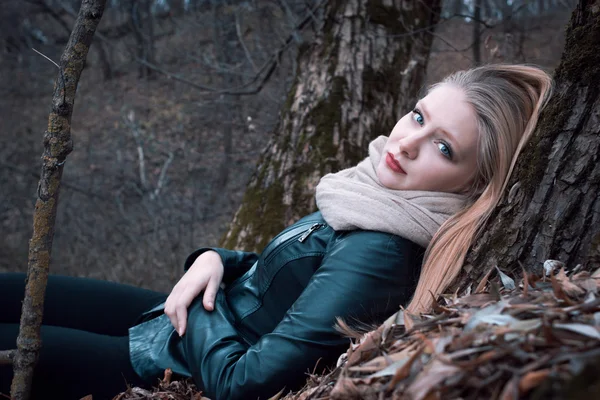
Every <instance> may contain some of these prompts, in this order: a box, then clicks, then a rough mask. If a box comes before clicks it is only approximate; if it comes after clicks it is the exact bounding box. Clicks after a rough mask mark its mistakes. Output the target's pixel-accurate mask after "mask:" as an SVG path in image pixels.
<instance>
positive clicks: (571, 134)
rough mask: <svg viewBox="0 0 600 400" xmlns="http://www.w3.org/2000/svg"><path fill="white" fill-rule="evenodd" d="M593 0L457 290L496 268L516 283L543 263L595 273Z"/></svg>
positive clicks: (597, 35)
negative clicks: (555, 262)
mask: <svg viewBox="0 0 600 400" xmlns="http://www.w3.org/2000/svg"><path fill="white" fill-rule="evenodd" d="M599 5H600V1H599V0H592V1H586V0H580V2H579V4H578V5H577V7H576V9H575V11H574V12H573V15H572V17H571V22H570V24H569V26H568V28H567V34H566V43H565V50H564V52H563V56H562V60H561V63H560V65H559V66H558V68H557V70H556V72H555V80H556V89H555V93H554V96H553V97H552V99H551V100H550V103H549V106H548V107H547V109H546V110H545V111H544V113H543V114H542V116H541V119H540V123H539V126H538V128H537V131H536V133H535V135H534V137H533V138H532V140H531V142H530V143H529V144H528V146H527V147H526V148H525V149H524V151H523V153H522V155H521V157H520V159H519V162H518V163H517V165H516V168H515V172H514V173H513V177H512V179H511V183H510V184H509V186H508V187H509V188H510V190H509V194H508V196H507V199H505V200H504V201H503V202H502V203H501V205H500V206H499V207H498V209H497V210H496V212H495V214H494V216H493V217H492V218H491V220H490V222H489V223H488V226H487V227H486V229H485V234H484V235H483V237H482V238H481V239H480V240H479V241H478V243H477V245H476V246H475V248H474V249H473V251H472V254H471V255H470V257H469V261H470V264H471V265H472V266H473V268H467V269H468V270H470V272H463V273H462V275H461V276H460V278H459V279H458V280H457V283H456V284H455V286H458V287H463V288H464V287H467V286H468V285H469V284H470V283H475V284H476V283H477V282H478V281H479V280H480V279H481V277H482V275H483V274H484V273H485V272H487V271H488V270H489V268H491V267H493V266H494V265H498V267H500V268H501V269H503V270H509V271H510V270H513V271H515V275H517V276H520V275H521V273H520V271H521V267H520V265H521V264H522V265H523V266H524V267H525V268H526V269H528V270H530V271H537V272H538V273H539V272H540V271H541V268H542V264H543V262H544V261H545V260H547V259H555V260H560V261H562V262H564V263H566V265H567V266H568V267H571V268H572V267H575V266H576V264H578V263H581V264H583V266H584V267H585V268H586V269H592V268H597V267H598V266H600V200H599V197H598V193H599V191H600V163H599V162H598V156H599V154H600V87H599V86H598V82H599V81H600V69H599V68H598V65H600V52H598V51H597V43H598V42H599V41H600V12H598V9H599V8H598V7H599Z"/></svg>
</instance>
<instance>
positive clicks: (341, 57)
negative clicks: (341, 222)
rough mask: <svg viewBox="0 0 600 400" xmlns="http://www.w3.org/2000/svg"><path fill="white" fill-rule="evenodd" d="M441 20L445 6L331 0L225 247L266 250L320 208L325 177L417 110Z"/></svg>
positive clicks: (303, 53)
mask: <svg viewBox="0 0 600 400" xmlns="http://www.w3.org/2000/svg"><path fill="white" fill-rule="evenodd" d="M438 18H439V0H424V1H416V0H404V1H401V0H393V1H392V0H387V1H383V0H349V1H334V0H331V1H329V3H328V4H327V5H326V7H325V11H324V20H323V22H322V24H321V26H320V29H319V32H318V34H317V37H316V39H315V41H314V42H313V43H312V44H311V45H310V46H305V47H304V48H302V49H301V50H300V54H299V59H298V72H297V75H296V80H295V83H294V85H293V87H292V88H291V90H290V91H289V94H288V99H287V102H286V105H285V106H284V109H283V111H282V117H281V119H280V122H279V124H278V126H277V127H276V128H275V132H274V136H273V138H272V139H271V140H270V142H269V144H268V145H267V148H266V149H265V150H264V152H263V154H262V156H261V159H260V161H259V164H258V167H257V170H256V172H255V174H254V176H253V177H252V179H251V180H250V183H249V185H248V188H247V190H246V193H245V195H244V200H243V202H242V206H241V207H240V208H239V209H238V211H237V213H236V215H235V217H234V220H233V222H232V224H231V226H230V229H229V232H228V233H227V234H226V236H225V238H224V240H223V245H224V246H226V247H229V248H244V249H246V250H261V249H262V248H263V247H264V245H265V244H266V243H267V241H268V240H270V239H271V238H272V237H273V236H274V235H275V234H277V233H278V232H279V231H281V230H282V229H283V228H284V227H285V226H287V225H289V224H291V223H293V222H295V221H296V220H298V219H299V218H301V217H302V216H304V215H306V214H308V213H310V212H312V211H314V210H315V209H316V206H315V202H314V193H315V186H316V185H317V183H318V181H319V178H320V177H321V176H323V175H324V174H326V173H328V172H332V171H338V170H340V169H343V168H347V167H350V166H352V165H355V164H356V163H357V162H358V161H359V160H361V159H362V158H364V157H365V156H366V153H367V147H368V143H369V142H370V141H371V140H372V139H374V138H376V137H377V136H379V135H383V134H386V135H387V134H388V133H389V132H390V130H391V129H392V128H393V126H394V124H395V123H396V121H397V120H398V119H399V117H400V116H401V115H402V114H403V113H405V112H407V111H409V110H410V109H411V107H412V106H414V104H415V101H416V99H417V94H418V91H419V90H420V89H421V85H422V83H423V76H424V73H425V67H426V65H427V61H428V57H429V49H430V47H431V41H432V35H431V34H430V33H429V32H428V31H429V30H431V29H433V25H434V24H435V23H436V22H437V21H438Z"/></svg>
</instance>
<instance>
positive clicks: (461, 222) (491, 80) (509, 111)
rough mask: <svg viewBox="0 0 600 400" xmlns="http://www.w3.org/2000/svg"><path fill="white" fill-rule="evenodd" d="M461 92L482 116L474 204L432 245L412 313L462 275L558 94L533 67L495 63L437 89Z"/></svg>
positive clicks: (443, 228) (442, 230)
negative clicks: (542, 114) (548, 105)
mask: <svg viewBox="0 0 600 400" xmlns="http://www.w3.org/2000/svg"><path fill="white" fill-rule="evenodd" d="M446 84H449V85H453V86H456V87H459V88H461V89H462V90H463V91H464V93H465V94H466V98H467V101H468V102H469V103H470V105H471V106H472V107H473V108H474V110H475V113H476V115H477V126H478V130H479V149H478V154H477V171H476V176H475V180H474V181H473V184H472V186H471V187H470V189H469V191H468V193H467V194H468V195H469V202H468V205H467V206H466V207H465V208H464V209H463V210H462V211H460V212H459V213H457V214H455V215H454V216H452V217H451V218H449V219H448V220H447V221H446V222H445V223H444V224H442V226H441V227H440V229H439V230H438V231H437V233H436V234H435V235H434V237H433V239H432V241H431V243H430V244H429V246H428V248H427V250H426V252H425V258H424V262H423V266H422V268H421V275H420V277H419V282H418V284H417V289H416V291H415V294H414V296H413V298H412V300H411V302H410V304H409V305H408V307H407V310H408V312H410V313H413V314H414V313H420V312H427V311H429V309H430V307H431V305H432V301H433V297H432V295H431V294H433V296H434V297H435V298H437V297H438V296H439V295H440V294H441V293H442V292H443V291H444V290H445V289H446V288H447V287H448V286H449V285H450V284H451V283H452V281H453V280H454V279H455V278H456V277H457V276H458V274H459V272H460V269H461V267H462V265H463V262H464V259H465V256H466V254H467V251H468V250H469V247H470V246H471V244H472V243H473V242H474V240H475V238H476V237H477V236H478V234H479V233H480V231H481V229H482V228H483V226H484V225H485V223H486V222H487V220H488V218H489V217H490V215H491V214H492V212H493V210H494V208H495V207H496V205H497V204H498V202H499V201H500V198H501V196H502V193H503V191H504V189H505V188H506V185H507V184H508V180H509V178H510V175H511V173H512V170H513V168H514V166H515V163H516V160H517V157H518V156H519V153H520V152H521V150H522V149H523V146H524V145H525V144H526V143H527V141H528V140H529V138H530V137H531V135H532V134H533V131H534V129H535V126H536V124H537V122H538V117H539V115H540V112H541V111H542V109H543V108H544V106H545V105H546V103H547V102H548V99H549V97H550V94H551V92H552V85H553V84H552V78H551V77H550V76H549V75H548V74H547V73H545V72H544V71H542V70H541V69H539V68H537V67H533V66H527V65H504V64H494V65H485V66H481V67H478V68H473V69H470V70H466V71H459V72H456V73H454V74H452V75H450V76H448V77H447V78H446V79H444V80H443V81H442V82H440V83H438V84H436V85H434V86H432V88H430V90H432V89H433V88H435V87H437V86H439V85H446Z"/></svg>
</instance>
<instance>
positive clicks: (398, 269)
mask: <svg viewBox="0 0 600 400" xmlns="http://www.w3.org/2000/svg"><path fill="white" fill-rule="evenodd" d="M207 250H215V251H217V252H218V253H219V254H220V255H221V258H222V260H223V265H224V267H225V275H224V282H225V283H226V284H227V287H226V289H225V290H219V292H218V293H217V297H216V300H215V309H214V311H212V312H208V311H206V310H205V309H204V307H203V306H202V301H201V296H200V297H198V298H197V299H196V300H195V301H194V302H192V304H191V306H190V308H189V314H188V326H187V331H186V334H185V335H184V336H183V337H179V336H178V334H177V333H176V332H175V330H174V329H173V327H172V326H171V323H170V322H169V319H168V318H167V316H166V315H164V314H163V313H162V309H163V304H160V305H158V306H157V307H155V308H154V309H152V310H150V311H148V312H147V313H145V315H144V318H143V322H142V323H140V324H138V325H136V326H134V327H133V328H131V329H130V358H131V362H132V365H133V367H134V369H135V371H136V372H137V373H138V374H139V375H140V376H141V377H142V378H144V379H146V380H148V381H149V382H152V381H154V382H155V379H156V378H158V377H161V376H162V374H163V371H164V369H165V368H171V369H173V372H175V373H177V374H180V375H183V376H188V377H193V379H194V382H195V383H196V384H197V386H198V388H199V389H200V390H202V391H203V394H204V395H205V396H207V397H209V398H211V399H213V400H228V399H232V400H233V399H257V398H259V397H260V399H266V398H269V397H270V396H272V395H274V394H276V393H277V392H279V391H280V390H281V389H283V388H285V389H286V390H296V389H299V388H301V387H302V386H303V384H304V382H305V381H306V373H307V372H308V371H313V370H314V368H315V366H316V365H317V364H318V365H319V368H322V367H325V366H332V365H334V364H335V361H336V360H337V358H338V357H339V355H340V354H341V353H343V352H345V351H346V350H347V348H348V345H349V340H348V339H347V338H345V337H343V336H342V335H340V334H339V333H338V332H337V331H336V330H335V329H334V324H335V322H336V317H343V318H344V319H345V320H346V321H347V322H349V323H350V325H352V322H354V321H360V322H361V323H373V324H379V323H381V322H383V320H385V318H387V317H389V316H390V315H391V314H393V313H394V312H396V311H397V310H398V307H399V306H400V305H401V304H406V303H407V301H408V300H409V299H410V297H411V296H412V294H413V292H414V288H415V286H416V282H417V280H418V275H419V271H420V265H421V260H422V253H423V249H422V248H421V247H420V246H418V245H416V244H414V243H412V242H410V241H409V240H407V239H404V238H401V237H398V236H395V235H392V234H388V233H382V232H374V231H361V230H355V231H337V232H336V231H334V230H333V229H332V228H331V227H329V226H328V225H327V224H326V222H325V221H324V219H323V217H322V216H321V214H320V213H319V212H317V213H314V214H311V215H309V216H307V217H305V218H303V219H301V220H300V221H298V222H297V223H295V224H294V225H292V226H290V227H289V228H287V229H285V230H284V231H283V232H281V233H280V234H279V235H277V236H276V237H275V238H274V239H273V240H272V241H271V242H270V243H269V244H268V245H267V247H266V248H265V250H264V251H263V252H262V253H261V254H260V255H257V254H255V253H246V252H241V251H230V250H225V249H215V248H212V249H211V248H202V249H198V250H196V251H195V252H194V253H192V254H191V255H190V256H189V257H188V259H187V261H186V268H189V266H191V264H192V263H193V262H194V260H195V259H196V258H197V257H198V255H200V254H201V253H202V252H204V251H207Z"/></svg>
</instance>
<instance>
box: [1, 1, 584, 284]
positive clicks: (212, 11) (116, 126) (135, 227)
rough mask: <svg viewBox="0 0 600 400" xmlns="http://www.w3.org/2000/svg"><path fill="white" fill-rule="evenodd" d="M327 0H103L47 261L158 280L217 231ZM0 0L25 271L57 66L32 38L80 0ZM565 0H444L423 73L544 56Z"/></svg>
mask: <svg viewBox="0 0 600 400" xmlns="http://www.w3.org/2000/svg"><path fill="white" fill-rule="evenodd" d="M324 3H325V1H324V0H244V1H242V0H109V1H108V4H107V9H106V11H105V13H104V16H103V18H102V21H101V23H100V27H99V31H98V32H97V33H96V36H95V38H94V44H93V46H92V48H91V50H90V54H89V56H88V60H87V65H86V68H85V70H84V73H83V75H82V78H81V81H80V85H79V89H78V92H77V97H76V100H75V108H74V112H73V119H72V134H73V141H74V150H73V152H72V153H71V154H70V155H69V157H68V158H67V162H66V165H65V170H64V176H63V180H62V188H61V193H60V202H59V207H58V215H57V226H56V232H55V237H54V245H53V253H52V262H51V267H50V269H51V272H52V273H59V274H67V275H77V276H88V277H95V278H102V279H108V280H113V281H118V282H123V283H129V284H134V285H138V286H142V287H146V288H150V289H154V290H159V291H165V292H168V291H169V290H170V288H171V287H172V286H173V284H174V283H175V282H176V281H177V280H178V279H179V277H180V276H181V274H182V272H183V271H182V264H183V261H184V259H185V257H186V256H187V254H188V253H189V252H191V251H192V250H193V249H194V248H196V247H198V246H212V245H218V244H219V242H220V241H221V238H222V236H223V235H224V233H225V232H226V231H227V229H228V226H229V223H230V222H231V220H232V218H233V215H234V213H235V211H236V210H237V208H238V207H239V205H240V202H241V201H242V197H243V195H244V191H245V188H246V185H247V183H248V180H249V179H250V177H251V175H252V173H253V172H254V170H255V166H256V163H257V161H258V159H259V157H260V154H261V151H262V150H263V148H264V147H265V145H266V144H267V142H268V140H269V139H270V136H271V134H272V132H273V130H274V129H275V126H276V124H277V122H278V116H279V111H280V110H281V109H282V107H283V106H284V104H285V101H286V96H287V92H288V90H289V88H290V86H291V84H292V82H293V79H294V76H295V74H296V70H297V67H298V64H297V55H298V52H299V51H302V49H303V46H306V44H307V43H309V42H310V41H311V38H312V37H313V35H314V34H315V29H316V26H318V22H319V20H320V18H322V14H323V12H322V11H323V10H322V9H323V4H324ZM0 4H1V5H2V7H0V76H1V82H2V84H1V85H0V91H1V94H0V199H1V201H0V226H1V229H2V235H0V271H25V270H26V266H27V250H28V240H29V239H30V237H31V231H32V213H33V208H34V201H35V192H36V186H37V183H38V179H39V170H40V165H41V163H40V156H41V154H42V134H43V132H44V130H45V128H46V124H47V118H48V111H49V109H50V103H51V96H52V87H53V83H54V79H55V77H56V75H57V69H56V67H55V66H54V65H53V64H52V63H51V62H49V61H48V60H46V59H44V57H42V56H41V55H39V54H37V53H36V52H35V51H33V50H32V49H36V50H38V51H39V52H41V53H43V54H44V55H45V56H47V57H49V58H50V59H52V60H55V61H58V59H59V57H60V54H61V52H62V50H63V48H64V46H65V44H66V41H67V39H68V36H69V33H70V31H71V27H72V24H73V22H74V17H75V15H76V13H77V10H78V8H79V1H76V0H0ZM574 6H575V2H574V1H573V0H531V1H527V0H472V1H463V0H444V1H443V8H442V15H441V18H440V22H439V23H438V24H436V26H432V27H431V28H430V29H428V33H429V34H431V35H432V36H433V38H434V40H433V46H432V50H431V54H430V59H429V64H428V68H427V75H426V81H427V83H433V82H436V81H437V80H439V79H441V78H442V77H444V76H445V75H446V74H448V73H449V72H452V71H454V70H457V69H461V68H468V67H471V66H474V65H477V64H480V63H487V62H527V63H534V64H538V65H540V66H542V67H545V68H546V69H547V70H548V71H551V70H552V69H553V68H554V67H555V66H556V65H557V64H558V62H559V60H560V56H561V52H562V49H563V46H564V27H565V25H566V23H567V21H568V18H569V16H570V15H571V11H572V10H573V8H574ZM404 111H405V112H407V111H409V110H404ZM391 128H392V126H390V127H389V129H390V130H391Z"/></svg>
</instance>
